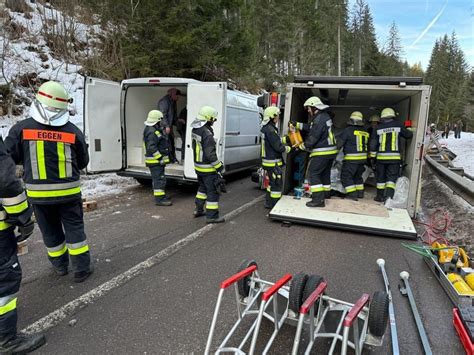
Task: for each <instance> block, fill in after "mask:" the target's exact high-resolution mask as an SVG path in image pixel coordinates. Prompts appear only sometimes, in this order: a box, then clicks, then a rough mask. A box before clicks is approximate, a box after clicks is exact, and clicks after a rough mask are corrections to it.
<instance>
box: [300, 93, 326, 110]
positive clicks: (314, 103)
mask: <svg viewBox="0 0 474 355" xmlns="http://www.w3.org/2000/svg"><path fill="white" fill-rule="evenodd" d="M303 106H304V107H307V106H310V107H316V108H317V109H318V110H324V109H325V108H328V107H329V106H328V105H325V104H323V102H322V101H321V99H320V98H319V97H317V96H311V97H310V98H309V99H307V100H306V101H305V102H304V104H303Z"/></svg>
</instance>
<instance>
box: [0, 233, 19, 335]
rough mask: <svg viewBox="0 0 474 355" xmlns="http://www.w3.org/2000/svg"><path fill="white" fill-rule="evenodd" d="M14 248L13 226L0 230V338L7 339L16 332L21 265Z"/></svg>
mask: <svg viewBox="0 0 474 355" xmlns="http://www.w3.org/2000/svg"><path fill="white" fill-rule="evenodd" d="M16 250H17V245H16V237H15V233H14V232H13V228H8V229H6V230H2V231H0V340H2V339H8V338H9V337H11V336H13V335H15V334H16V332H17V329H16V324H17V319H18V316H17V311H16V301H17V294H18V291H19V290H20V283H21V267H20V263H19V261H18V257H17V256H16Z"/></svg>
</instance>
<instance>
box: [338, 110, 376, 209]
mask: <svg viewBox="0 0 474 355" xmlns="http://www.w3.org/2000/svg"><path fill="white" fill-rule="evenodd" d="M363 118H364V117H363V115H362V113H361V112H359V111H354V112H352V114H351V116H350V118H349V122H348V123H347V124H348V126H347V127H346V128H345V129H344V130H343V131H342V133H341V134H340V135H339V136H338V137H337V148H338V149H342V150H343V152H344V161H343V163H342V169H341V183H342V186H344V189H345V190H346V196H347V197H348V198H350V199H352V200H357V199H358V198H363V197H364V180H363V179H362V174H363V173H364V170H365V164H366V163H367V151H368V145H369V133H368V132H367V131H366V129H365V128H364V120H363Z"/></svg>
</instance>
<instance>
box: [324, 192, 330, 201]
mask: <svg viewBox="0 0 474 355" xmlns="http://www.w3.org/2000/svg"><path fill="white" fill-rule="evenodd" d="M324 199H326V200H330V199H331V191H324Z"/></svg>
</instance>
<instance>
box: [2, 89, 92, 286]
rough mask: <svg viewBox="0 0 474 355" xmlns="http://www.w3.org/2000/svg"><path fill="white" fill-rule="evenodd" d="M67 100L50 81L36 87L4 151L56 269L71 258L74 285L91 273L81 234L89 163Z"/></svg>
mask: <svg viewBox="0 0 474 355" xmlns="http://www.w3.org/2000/svg"><path fill="white" fill-rule="evenodd" d="M70 101H71V100H70V98H69V95H68V93H67V92H66V90H65V89H64V87H63V86H62V85H61V84H59V83H57V82H54V81H48V82H46V83H44V84H43V85H41V86H40V88H39V90H38V93H37V94H36V99H35V100H34V101H33V104H32V106H31V109H30V115H31V117H30V118H27V119H25V120H23V121H20V122H18V123H17V124H15V125H14V126H13V127H12V128H11V130H10V133H9V135H8V137H7V138H6V140H5V144H6V146H7V149H8V151H9V152H10V154H11V156H12V158H13V160H14V161H15V162H16V163H17V164H22V165H23V166H24V169H25V176H24V181H25V184H26V194H27V196H28V200H29V201H30V203H31V204H32V205H33V210H34V213H35V216H36V220H37V222H38V226H39V228H40V230H41V233H42V235H43V240H44V243H45V245H46V249H47V252H48V258H49V260H50V261H51V263H52V265H53V267H54V270H55V271H56V273H57V274H58V275H60V276H63V275H66V274H67V273H68V265H69V258H70V259H71V264H72V270H73V272H74V281H75V282H82V281H84V280H85V279H87V278H88V277H89V276H90V274H91V273H92V268H91V262H90V254H89V245H88V244H87V240H86V234H85V233H84V218H83V211H82V198H81V187H80V170H81V169H84V168H85V167H86V166H87V164H88V162H89V154H88V152H87V146H86V142H85V139H84V135H83V134H82V132H81V131H80V130H79V128H77V127H76V126H75V125H74V124H72V123H71V122H69V110H68V103H69V102H70Z"/></svg>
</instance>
